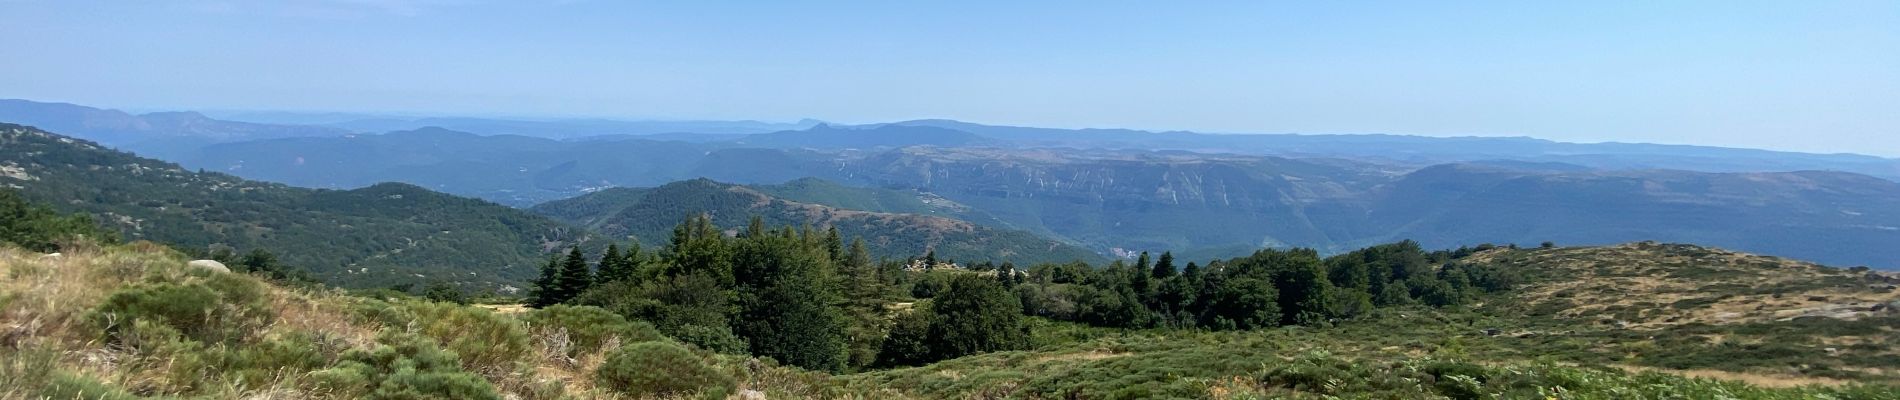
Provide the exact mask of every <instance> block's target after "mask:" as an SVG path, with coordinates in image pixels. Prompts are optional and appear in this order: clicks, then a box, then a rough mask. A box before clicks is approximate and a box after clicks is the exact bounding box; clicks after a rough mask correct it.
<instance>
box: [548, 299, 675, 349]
mask: <svg viewBox="0 0 1900 400" xmlns="http://www.w3.org/2000/svg"><path fill="white" fill-rule="evenodd" d="M523 320H525V321H527V322H528V326H529V328H530V329H532V330H534V331H535V334H536V335H537V336H547V335H553V334H556V333H558V332H565V334H566V335H567V338H568V340H570V341H571V343H572V344H573V345H572V346H571V347H569V348H568V350H567V356H569V357H573V356H575V355H579V354H582V353H591V352H594V351H596V350H600V348H601V346H602V345H604V344H606V343H607V342H608V341H609V340H611V339H613V338H619V340H620V342H621V343H623V344H624V343H635V342H646V341H653V340H661V339H664V338H665V337H664V336H661V335H660V331H659V330H656V329H654V328H653V324H648V323H646V322H645V321H633V322H629V321H627V319H626V318H622V317H621V316H620V315H617V314H614V313H613V312H612V311H607V310H606V309H603V308H600V307H593V306H569V305H554V306H550V307H548V308H543V309H539V310H534V311H532V312H529V313H528V316H527V317H526V318H523Z"/></svg>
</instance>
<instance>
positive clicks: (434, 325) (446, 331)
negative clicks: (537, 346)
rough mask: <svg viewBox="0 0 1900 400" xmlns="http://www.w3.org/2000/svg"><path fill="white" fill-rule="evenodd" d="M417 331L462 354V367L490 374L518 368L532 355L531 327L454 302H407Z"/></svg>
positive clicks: (492, 375) (494, 374)
mask: <svg viewBox="0 0 1900 400" xmlns="http://www.w3.org/2000/svg"><path fill="white" fill-rule="evenodd" d="M404 305H405V306H406V307H407V308H408V309H409V310H410V311H411V312H413V313H414V314H415V316H416V320H415V322H416V332H418V333H421V334H422V335H424V336H428V337H430V338H434V339H435V340H436V341H437V342H440V343H441V344H442V347H444V348H446V349H448V350H449V351H453V352H455V354H459V355H461V360H462V366H463V367H464V368H466V369H468V370H471V371H477V372H480V373H482V374H483V375H486V376H491V377H494V376H501V375H502V374H506V373H508V372H512V371H513V370H514V366H515V363H516V362H518V361H521V360H522V359H523V357H525V356H526V355H527V354H528V351H529V348H530V347H529V344H528V329H527V328H526V327H523V326H522V325H521V323H520V321H517V320H515V319H514V318H509V317H505V316H502V315H498V314H495V313H494V312H490V311H488V310H484V309H481V308H476V307H469V306H462V305H456V304H453V303H430V302H416V301H412V302H406V303H404Z"/></svg>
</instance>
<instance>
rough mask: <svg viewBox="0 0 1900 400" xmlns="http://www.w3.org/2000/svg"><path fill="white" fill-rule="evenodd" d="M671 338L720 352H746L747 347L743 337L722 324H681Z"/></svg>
mask: <svg viewBox="0 0 1900 400" xmlns="http://www.w3.org/2000/svg"><path fill="white" fill-rule="evenodd" d="M673 338H675V339H679V340H680V341H681V342H686V343H687V344H691V345H694V346H699V348H701V349H706V350H707V351H711V352H714V353H720V354H746V351H747V349H748V345H747V344H746V342H745V339H742V338H740V337H739V335H735V334H733V333H732V329H731V328H727V327H726V326H724V325H720V326H705V325H686V326H681V327H680V328H679V332H678V333H675V334H673Z"/></svg>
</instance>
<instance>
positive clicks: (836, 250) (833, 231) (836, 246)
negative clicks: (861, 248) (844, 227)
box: [825, 226, 868, 260]
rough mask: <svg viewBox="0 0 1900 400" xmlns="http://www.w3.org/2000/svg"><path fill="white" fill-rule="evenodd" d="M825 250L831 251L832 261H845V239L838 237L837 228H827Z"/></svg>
mask: <svg viewBox="0 0 1900 400" xmlns="http://www.w3.org/2000/svg"><path fill="white" fill-rule="evenodd" d="M825 250H829V251H830V253H831V259H832V260H843V259H844V257H845V254H844V252H845V249H844V238H843V237H840V236H838V227H837V226H832V227H828V228H825ZM867 260H868V259H867Z"/></svg>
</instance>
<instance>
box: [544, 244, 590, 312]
mask: <svg viewBox="0 0 1900 400" xmlns="http://www.w3.org/2000/svg"><path fill="white" fill-rule="evenodd" d="M593 286H594V273H593V271H592V270H590V269H588V268H587V256H586V255H584V254H581V248H580V247H573V248H570V249H568V251H567V257H566V258H563V259H562V260H561V270H560V273H559V274H557V275H556V276H555V278H554V290H553V292H552V297H551V298H549V299H547V300H548V301H550V302H551V303H548V305H554V304H561V303H566V302H567V301H568V300H573V299H574V297H575V296H579V295H580V294H581V292H585V291H587V289H588V288H590V287H593Z"/></svg>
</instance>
